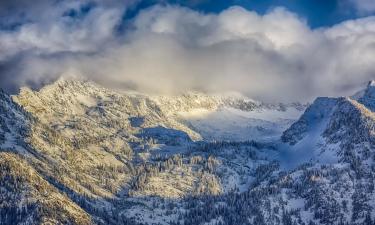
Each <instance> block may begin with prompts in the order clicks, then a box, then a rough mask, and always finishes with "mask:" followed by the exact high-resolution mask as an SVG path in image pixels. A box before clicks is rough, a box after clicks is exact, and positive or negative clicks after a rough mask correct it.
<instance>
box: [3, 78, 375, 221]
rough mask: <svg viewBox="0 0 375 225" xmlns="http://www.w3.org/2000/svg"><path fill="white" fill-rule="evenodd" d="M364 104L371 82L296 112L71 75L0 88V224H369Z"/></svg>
mask: <svg viewBox="0 0 375 225" xmlns="http://www.w3.org/2000/svg"><path fill="white" fill-rule="evenodd" d="M373 106H374V82H370V83H369V85H368V86H367V88H366V90H364V91H362V92H360V94H358V95H356V97H355V98H344V97H342V98H325V97H322V98H318V99H316V100H315V101H314V103H313V104H311V105H310V106H309V107H308V108H307V109H306V111H305V112H304V113H303V111H304V109H305V108H306V105H303V104H299V103H293V104H281V103H280V104H266V103H262V102H257V101H254V100H251V99H248V98H245V97H243V96H240V95H233V94H230V95H228V94H225V95H224V94H217V95H209V94H203V93H197V92H190V93H185V94H181V95H175V96H155V95H146V94H141V93H135V92H118V91H112V90H109V89H106V88H103V87H100V86H99V85H97V84H95V83H93V82H90V81H84V80H75V79H71V78H70V79H60V80H58V81H56V82H55V83H53V84H50V85H48V86H46V87H44V88H42V89H41V90H39V91H34V90H31V89H28V88H23V89H22V90H21V92H20V94H19V95H16V96H13V97H12V98H11V97H10V96H8V95H7V94H6V93H3V92H0V151H1V153H0V167H1V168H2V170H1V172H0V199H1V200H2V201H1V202H0V224H2V223H1V222H2V221H7V222H6V223H5V224H9V223H10V222H8V221H9V218H12V219H14V218H15V219H16V220H17V221H20V223H22V222H23V223H22V224H35V223H36V224H42V223H43V221H47V222H50V223H60V224H61V223H63V224H92V223H96V224H113V225H115V224H147V225H151V224H158V225H159V224H163V225H167V224H169V225H177V224H180V225H182V224H184V225H193V224H194V225H198V224H199V225H201V224H202V225H203V224H215V225H217V224H220V225H232V224H261V225H264V224H265V225H268V224H277V225H292V224H293V225H294V224H297V225H306V224H308V225H312V224H315V225H325V224H335V225H336V224H340V225H341V224H356V225H359V224H372V223H373V220H374V217H373V215H374V213H375V208H374V205H373V200H374V199H375V188H374V183H375V180H374V177H375V174H374V168H375V164H374V161H375V160H374V159H375V151H374V149H375V147H374V145H375V139H374V137H375V125H374V124H375V118H374V108H373ZM301 114H302V116H301ZM298 117H299V119H298ZM283 131H284V132H283ZM5 152H7V153H5ZM9 152H11V153H9ZM9 187H10V188H9ZM3 202H5V204H4V203H3ZM30 221H32V222H30ZM35 221H37V222H35ZM40 221H41V222H40Z"/></svg>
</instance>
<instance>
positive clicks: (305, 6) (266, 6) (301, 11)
mask: <svg viewBox="0 0 375 225" xmlns="http://www.w3.org/2000/svg"><path fill="white" fill-rule="evenodd" d="M154 4H177V5H182V6H185V7H189V8H192V9H194V10H198V11H202V12H206V13H218V12H221V11H223V10H224V9H227V8H228V7H231V6H233V5H238V6H242V7H244V8H246V9H248V10H254V11H256V12H258V13H260V14H264V13H266V12H267V11H269V10H270V9H272V8H275V7H280V6H281V7H285V8H287V9H288V10H290V11H292V12H295V13H297V14H298V15H299V16H301V17H303V18H305V19H306V20H307V22H308V24H309V25H310V26H311V27H313V28H316V27H322V26H331V25H334V24H337V23H339V22H342V21H345V20H348V19H355V18H360V17H363V16H368V15H371V14H374V12H373V11H370V12H366V13H362V12H359V11H358V10H357V8H356V5H355V3H354V4H352V3H351V2H350V1H349V2H348V1H345V0H193V1H191V0H185V1H184V0H171V1H152V0H146V1H141V2H140V3H138V4H136V6H135V7H134V8H133V9H132V10H131V11H130V12H128V13H129V14H128V15H134V14H136V13H137V12H138V11H139V10H141V9H144V8H146V7H150V6H152V5H154Z"/></svg>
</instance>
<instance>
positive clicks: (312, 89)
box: [0, 0, 375, 102]
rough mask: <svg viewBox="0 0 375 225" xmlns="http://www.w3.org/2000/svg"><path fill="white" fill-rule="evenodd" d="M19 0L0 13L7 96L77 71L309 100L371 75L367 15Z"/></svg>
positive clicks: (108, 80) (348, 88) (114, 80)
mask: <svg viewBox="0 0 375 225" xmlns="http://www.w3.org/2000/svg"><path fill="white" fill-rule="evenodd" d="M7 2H9V3H7ZM17 2H18V1H17ZM19 2H20V3H18V4H17V3H11V1H5V3H3V4H1V5H4V6H3V7H4V10H0V13H2V15H4V18H6V20H4V22H3V23H6V24H4V25H2V26H0V46H1V49H2V51H1V53H0V73H1V77H0V79H1V82H0V85H1V87H2V88H3V89H5V90H7V91H8V92H10V93H17V91H18V89H19V88H20V87H22V86H31V87H33V88H41V87H42V86H44V85H46V84H49V83H52V82H54V81H55V80H57V79H58V78H59V77H60V76H61V75H63V74H65V75H66V74H80V75H81V76H85V77H86V78H88V79H90V80H94V81H95V82H97V83H100V84H101V85H103V86H105V87H107V88H110V89H113V88H117V89H123V90H129V89H132V90H137V91H140V92H146V93H154V94H178V93H180V94H181V93H184V92H187V91H191V90H195V91H200V92H209V93H215V92H224V91H236V92H240V93H243V94H244V95H246V96H248V97H250V98H255V99H260V100H264V101H274V102H278V101H283V102H286V101H287V102H293V101H312V100H313V99H314V98H315V97H317V96H343V95H350V94H351V93H354V92H355V91H356V90H358V89H359V88H360V87H361V86H363V85H364V83H365V82H367V81H368V80H371V79H373V74H374V73H375V70H374V68H373V65H374V64H375V62H374V58H375V57H374V54H373V53H374V47H373V46H374V45H373V41H372V40H373V39H374V23H375V22H374V21H375V20H374V17H372V16H371V15H369V16H365V17H358V16H357V17H356V18H355V19H349V20H344V21H342V22H340V23H337V24H335V25H327V26H322V27H314V28H311V27H310V24H309V23H308V20H307V19H308V18H305V17H304V15H301V14H298V12H293V11H291V10H289V9H288V8H286V7H287V5H286V6H285V7H270V9H269V10H267V11H266V12H263V13H262V12H260V11H259V12H258V11H254V10H251V8H245V7H246V6H232V7H228V8H225V9H223V10H221V11H220V12H207V11H200V10H194V9H192V8H188V7H184V6H181V5H179V4H157V5H151V6H150V7H145V8H141V9H140V10H138V11H136V12H134V10H135V9H134V8H137V6H138V4H140V3H138V2H137V1H126V2H125V3H123V4H120V3H116V1H108V3H107V1H106V3H104V2H103V3H102V2H99V1H86V0H82V1H71V0H64V1H56V2H54V1H52V2H53V3H49V1H41V2H40V3H38V4H36V5H35V6H34V7H31V6H30V7H28V4H29V3H27V1H19ZM197 4H199V1H198V3H197ZM1 5H0V6H1ZM18 5H19V7H18ZM188 5H189V4H188ZM351 5H355V7H356V8H355V9H356V10H357V9H363V8H364V6H367V5H371V3H367V2H365V1H363V3H362V1H361V3H358V4H357V3H354V2H352V1H347V4H344V5H343V6H340V10H341V8H345V7H349V6H351ZM323 6H324V5H323ZM344 6H345V7H344ZM25 7H28V8H30V10H25ZM6 9H8V11H7V10H6ZM12 9H13V10H12ZM337 10H339V9H337ZM7 12H8V13H7ZM41 12H44V13H41ZM365 12H366V11H364V10H363V13H365ZM369 12H371V10H370V11H369ZM131 13H133V14H134V13H135V14H134V15H133V16H130V15H129V14H131ZM341 14H345V13H344V12H342V13H341V12H340V15H341ZM12 15H13V16H12ZM155 84H157V85H155Z"/></svg>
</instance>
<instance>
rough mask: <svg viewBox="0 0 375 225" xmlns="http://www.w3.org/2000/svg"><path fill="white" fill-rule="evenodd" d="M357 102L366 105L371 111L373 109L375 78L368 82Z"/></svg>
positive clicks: (374, 109) (374, 108)
mask: <svg viewBox="0 0 375 225" xmlns="http://www.w3.org/2000/svg"><path fill="white" fill-rule="evenodd" d="M359 102H360V103H362V104H363V105H365V106H366V107H368V108H369V109H370V110H371V111H373V112H374V111H375V80H372V81H370V82H369V83H368V85H367V88H366V90H365V92H364V94H363V96H362V97H361V98H360V99H359Z"/></svg>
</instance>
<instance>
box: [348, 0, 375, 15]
mask: <svg viewBox="0 0 375 225" xmlns="http://www.w3.org/2000/svg"><path fill="white" fill-rule="evenodd" d="M348 1H349V4H351V5H352V6H354V8H355V9H356V11H357V12H358V13H360V14H369V13H373V12H375V1H374V0H348Z"/></svg>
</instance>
